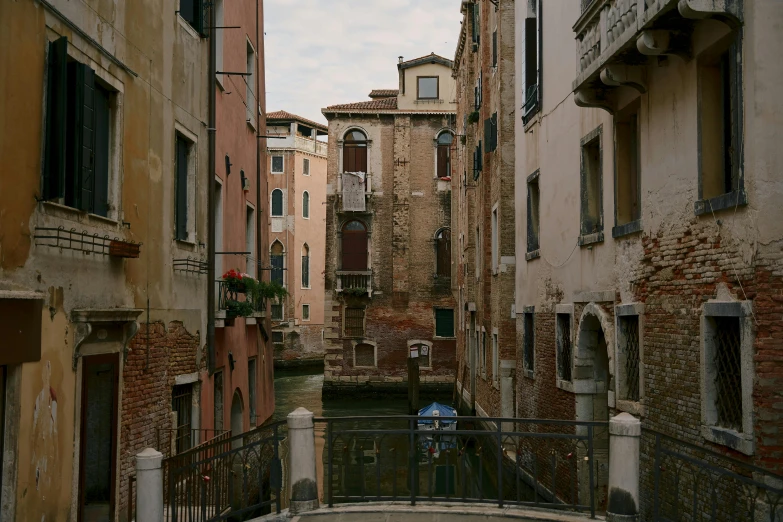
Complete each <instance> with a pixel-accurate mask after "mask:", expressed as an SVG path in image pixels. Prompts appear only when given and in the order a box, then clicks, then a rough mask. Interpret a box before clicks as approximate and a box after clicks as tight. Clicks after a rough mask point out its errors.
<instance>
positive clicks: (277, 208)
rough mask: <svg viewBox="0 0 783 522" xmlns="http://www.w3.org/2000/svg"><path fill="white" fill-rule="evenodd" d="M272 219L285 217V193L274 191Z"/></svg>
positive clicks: (278, 190)
mask: <svg viewBox="0 0 783 522" xmlns="http://www.w3.org/2000/svg"><path fill="white" fill-rule="evenodd" d="M272 217H283V191H282V190H280V189H275V190H273V191H272Z"/></svg>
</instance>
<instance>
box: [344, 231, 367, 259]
mask: <svg viewBox="0 0 783 522" xmlns="http://www.w3.org/2000/svg"><path fill="white" fill-rule="evenodd" d="M342 261H343V262H342V269H343V270H357V271H360V270H367V228H366V227H365V226H364V224H363V223H361V222H359V221H349V222H348V223H346V224H345V226H343V239H342Z"/></svg>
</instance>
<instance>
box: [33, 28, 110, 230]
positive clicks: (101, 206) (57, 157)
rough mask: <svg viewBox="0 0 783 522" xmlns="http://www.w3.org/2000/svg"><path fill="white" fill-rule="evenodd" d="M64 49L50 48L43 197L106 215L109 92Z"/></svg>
mask: <svg viewBox="0 0 783 522" xmlns="http://www.w3.org/2000/svg"><path fill="white" fill-rule="evenodd" d="M67 45H68V44H67V38H65V37H63V38H60V39H59V40H56V41H54V42H51V43H50V44H49V58H48V61H49V63H48V86H47V89H48V93H47V110H46V117H47V121H46V137H45V159H44V175H43V187H42V192H43V197H44V199H47V200H55V201H58V202H60V203H62V204H64V205H67V206H69V207H74V208H77V209H79V210H83V211H85V212H90V213H92V214H97V215H99V216H104V217H108V215H109V182H110V176H109V164H110V154H111V151H110V138H111V118H112V111H113V109H114V103H115V100H114V91H111V90H109V89H108V88H106V87H105V86H104V85H103V84H102V83H101V82H100V80H99V79H97V78H96V77H95V71H93V70H92V69H91V68H90V67H88V66H87V65H85V64H83V63H79V62H75V61H69V59H68V56H67V53H66V50H67Z"/></svg>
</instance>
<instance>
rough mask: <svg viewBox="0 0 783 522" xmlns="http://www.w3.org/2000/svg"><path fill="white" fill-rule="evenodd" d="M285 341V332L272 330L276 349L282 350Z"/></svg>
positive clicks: (273, 344) (273, 343)
mask: <svg viewBox="0 0 783 522" xmlns="http://www.w3.org/2000/svg"><path fill="white" fill-rule="evenodd" d="M284 342H285V335H284V334H283V332H272V346H273V347H274V348H275V349H276V350H282V349H283V343H284Z"/></svg>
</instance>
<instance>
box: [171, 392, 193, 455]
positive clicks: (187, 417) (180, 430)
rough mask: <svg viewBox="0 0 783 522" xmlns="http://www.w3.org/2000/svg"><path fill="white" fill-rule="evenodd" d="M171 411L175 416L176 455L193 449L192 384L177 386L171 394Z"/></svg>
mask: <svg viewBox="0 0 783 522" xmlns="http://www.w3.org/2000/svg"><path fill="white" fill-rule="evenodd" d="M171 411H173V412H174V413H176V414H177V435H176V446H177V454H179V453H182V452H183V451H187V450H189V449H190V448H191V447H193V431H192V429H193V425H192V413H193V384H192V383H190V384H178V385H176V386H174V388H173V390H172V392H171Z"/></svg>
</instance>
